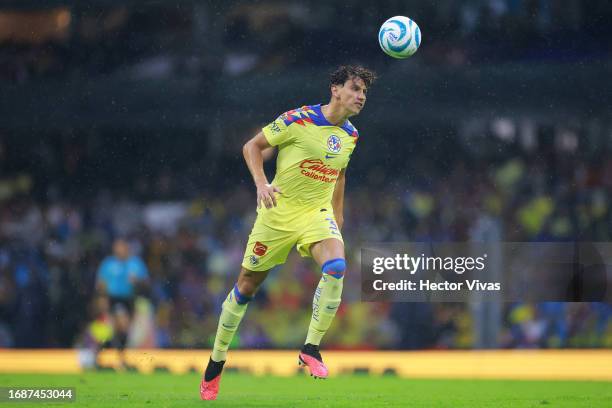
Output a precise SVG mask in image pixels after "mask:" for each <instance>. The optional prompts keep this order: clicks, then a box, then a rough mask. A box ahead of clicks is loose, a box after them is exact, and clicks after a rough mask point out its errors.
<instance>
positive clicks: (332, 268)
mask: <svg viewBox="0 0 612 408" xmlns="http://www.w3.org/2000/svg"><path fill="white" fill-rule="evenodd" d="M345 270H346V261H345V260H344V258H336V259H330V260H329V261H327V262H325V263H324V264H323V266H322V267H321V271H322V272H323V273H326V274H328V275H329V276H333V277H334V278H336V279H340V278H342V277H343V276H344V271H345Z"/></svg>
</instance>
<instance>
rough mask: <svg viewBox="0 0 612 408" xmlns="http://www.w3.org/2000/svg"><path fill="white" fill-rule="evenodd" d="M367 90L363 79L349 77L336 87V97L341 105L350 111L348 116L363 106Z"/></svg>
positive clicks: (357, 111) (354, 113)
mask: <svg viewBox="0 0 612 408" xmlns="http://www.w3.org/2000/svg"><path fill="white" fill-rule="evenodd" d="M367 92H368V89H367V88H366V85H365V83H364V82H363V79H361V78H357V77H351V78H349V79H347V80H346V82H345V83H344V85H342V86H339V87H338V88H337V97H338V98H339V99H340V104H341V105H342V107H344V108H345V109H346V110H347V111H348V112H350V114H351V115H350V116H353V115H357V114H359V112H361V110H362V109H363V107H364V106H365V102H366V94H367Z"/></svg>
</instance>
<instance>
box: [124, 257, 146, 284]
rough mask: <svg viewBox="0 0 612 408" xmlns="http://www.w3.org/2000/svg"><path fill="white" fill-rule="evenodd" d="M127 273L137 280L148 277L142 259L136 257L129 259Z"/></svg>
mask: <svg viewBox="0 0 612 408" xmlns="http://www.w3.org/2000/svg"><path fill="white" fill-rule="evenodd" d="M129 273H130V274H132V275H134V276H135V277H136V278H138V279H147V278H148V277H149V272H148V270H147V266H146V265H145V263H144V262H143V261H142V259H140V258H138V257H133V258H132V259H131V262H130V269H129Z"/></svg>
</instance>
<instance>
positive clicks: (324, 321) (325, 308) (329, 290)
mask: <svg viewBox="0 0 612 408" xmlns="http://www.w3.org/2000/svg"><path fill="white" fill-rule="evenodd" d="M343 282H344V278H343V277H341V278H339V279H338V278H335V277H332V276H330V275H328V274H326V273H324V274H323V276H322V277H321V280H320V281H319V285H318V286H317V290H316V291H315V295H314V298H313V299H312V317H311V319H310V326H309V327H308V335H307V336H306V343H310V344H314V345H317V346H318V345H319V344H320V343H321V339H322V338H323V336H324V335H325V333H327V329H329V326H331V322H332V320H334V316H336V311H337V310H338V307H339V306H340V300H341V296H342V286H343Z"/></svg>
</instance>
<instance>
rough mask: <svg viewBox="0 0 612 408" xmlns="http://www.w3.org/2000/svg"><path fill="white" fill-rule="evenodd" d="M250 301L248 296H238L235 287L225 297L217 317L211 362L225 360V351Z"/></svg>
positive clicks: (238, 293)
mask: <svg viewBox="0 0 612 408" xmlns="http://www.w3.org/2000/svg"><path fill="white" fill-rule="evenodd" d="M250 300H251V298H250V297H249V296H244V295H242V294H240V292H239V291H238V287H237V286H234V289H232V290H231V291H230V293H229V294H228V295H227V298H226V299H225V301H224V302H223V306H222V308H221V309H222V310H221V316H219V325H218V326H217V335H216V336H215V344H214V346H213V351H212V356H211V358H212V359H213V361H217V362H218V361H225V360H226V359H227V349H228V348H229V345H230V343H231V342H232V339H233V338H234V334H235V333H236V331H237V330H238V325H240V321H241V320H242V317H243V316H244V314H245V313H246V309H247V306H248V302H249V301H250Z"/></svg>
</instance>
